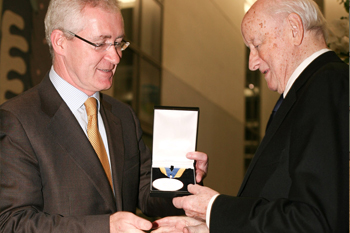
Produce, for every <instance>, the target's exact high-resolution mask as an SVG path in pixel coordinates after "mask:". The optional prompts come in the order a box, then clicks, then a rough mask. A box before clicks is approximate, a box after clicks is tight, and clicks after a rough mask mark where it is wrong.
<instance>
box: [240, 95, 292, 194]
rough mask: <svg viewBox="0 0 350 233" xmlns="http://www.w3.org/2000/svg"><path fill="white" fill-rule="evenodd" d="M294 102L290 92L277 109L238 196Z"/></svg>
mask: <svg viewBox="0 0 350 233" xmlns="http://www.w3.org/2000/svg"><path fill="white" fill-rule="evenodd" d="M295 101H296V97H295V92H294V91H292V90H291V91H290V92H289V93H288V95H287V97H286V98H285V99H284V100H283V102H282V104H281V106H280V108H279V109H278V111H277V112H276V115H275V116H274V118H273V121H272V122H271V124H270V126H269V128H268V129H267V131H266V134H265V136H264V138H263V140H262V141H261V143H260V145H259V147H258V149H257V151H256V153H255V155H254V157H253V160H252V161H251V163H250V165H249V167H248V170H247V172H246V175H245V176H244V180H243V182H242V185H241V187H240V190H239V191H238V196H239V195H241V193H242V191H243V189H244V187H245V185H246V183H247V181H248V179H249V177H250V174H251V172H252V170H253V169H254V167H255V165H256V163H257V161H258V160H259V157H260V156H261V154H262V152H263V151H264V149H265V147H266V146H267V145H268V144H269V143H270V141H271V139H272V138H273V136H274V135H275V133H276V132H277V130H278V128H279V127H280V125H281V124H282V122H283V120H284V119H285V118H286V116H287V115H288V112H289V111H290V109H291V108H292V107H293V105H294V103H295Z"/></svg>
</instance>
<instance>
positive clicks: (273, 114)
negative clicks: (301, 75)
mask: <svg viewBox="0 0 350 233" xmlns="http://www.w3.org/2000/svg"><path fill="white" fill-rule="evenodd" d="M282 102H283V94H281V96H280V98H279V99H278V100H277V103H276V105H275V107H274V108H273V110H272V113H271V115H270V118H269V121H268V122H267V125H266V131H267V129H268V127H269V125H270V124H271V122H272V120H273V117H274V116H275V114H276V112H277V110H278V109H279V108H280V106H281V104H282Z"/></svg>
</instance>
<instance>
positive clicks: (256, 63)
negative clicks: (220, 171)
mask: <svg viewBox="0 0 350 233" xmlns="http://www.w3.org/2000/svg"><path fill="white" fill-rule="evenodd" d="M241 30H242V35H243V40H244V43H245V44H246V46H248V47H249V48H250V57H249V68H250V69H251V70H259V71H260V72H261V73H262V74H263V75H264V76H265V80H266V82H267V85H268V87H269V89H271V90H272V91H277V92H278V93H280V94H281V98H280V100H279V101H278V104H276V107H275V109H274V114H273V118H272V119H271V120H270V123H269V124H268V128H267V131H266V135H265V137H264V138H263V140H262V142H261V144H260V146H259V148H258V149H257V151H256V153H255V156H254V158H253V160H252V162H251V164H250V167H249V168H248V171H247V173H246V175H245V178H244V180H243V183H242V185H241V188H240V190H239V193H238V195H237V197H233V196H227V195H219V194H218V193H217V192H216V191H214V190H212V189H210V188H207V187H201V186H198V185H195V186H194V185H190V186H189V187H188V190H189V191H190V192H191V193H193V194H194V195H191V196H188V197H178V198H175V199H174V200H173V203H174V205H175V206H176V207H178V208H183V209H184V210H185V212H186V215H187V216H190V217H195V218H196V219H197V220H195V219H188V218H183V217H181V218H176V217H175V218H165V219H162V220H159V221H157V222H156V223H157V224H158V226H160V228H159V229H158V230H157V231H155V232H163V231H164V232H165V231H166V230H169V229H172V230H173V231H174V232H176V231H179V232H182V230H183V229H184V232H192V231H193V232H207V231H208V228H206V227H205V225H204V226H203V223H202V222H203V221H204V220H206V224H207V226H208V227H209V229H210V232H212V233H213V232H214V233H215V232H220V233H223V232H230V233H231V232H249V233H254V232H274V233H275V232H284V233H286V232H295V233H297V232H299V233H300V232H307V233H310V232H315V233H316V232H317V233H322V232H339V233H340V232H348V231H349V229H348V227H349V225H348V184H349V183H348V179H349V176H348V168H347V164H348V162H347V161H348V149H349V145H348V143H349V141H348V140H349V136H348V130H349V125H348V120H349V119H348V117H349V115H348V114H349V113H348V101H349V99H348V98H349V66H348V65H346V64H345V63H343V62H342V61H341V60H340V59H339V58H338V57H337V55H336V54H335V53H334V52H332V51H329V50H328V49H327V45H326V41H325V19H324V17H323V16H322V14H321V12H320V11H319V9H318V7H317V5H316V4H315V3H314V2H313V1H311V0H258V1H257V2H256V3H255V4H254V5H253V6H252V7H251V9H250V10H249V11H248V12H247V13H246V15H245V17H244V19H243V21H242V25H241ZM228 182H229V181H228ZM228 184H229V183H228ZM198 219H201V220H202V222H201V221H198ZM196 225H198V227H195V226H196Z"/></svg>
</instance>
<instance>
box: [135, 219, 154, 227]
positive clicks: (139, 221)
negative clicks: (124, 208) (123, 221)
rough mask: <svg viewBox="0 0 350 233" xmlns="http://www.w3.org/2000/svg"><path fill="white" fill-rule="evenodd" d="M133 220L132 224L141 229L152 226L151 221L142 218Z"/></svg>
mask: <svg viewBox="0 0 350 233" xmlns="http://www.w3.org/2000/svg"><path fill="white" fill-rule="evenodd" d="M136 217H137V218H136V219H135V221H134V226H135V227H136V228H138V229H142V230H150V229H151V228H152V223H151V222H150V221H148V220H146V219H144V218H141V217H138V216H136Z"/></svg>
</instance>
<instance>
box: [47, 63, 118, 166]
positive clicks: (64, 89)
mask: <svg viewBox="0 0 350 233" xmlns="http://www.w3.org/2000/svg"><path fill="white" fill-rule="evenodd" d="M49 76H50V80H51V82H52V84H53V85H54V87H55V88H56V90H57V92H58V93H59V95H60V96H61V98H62V99H63V101H64V102H65V103H66V104H67V105H68V107H69V109H70V110H71V111H72V113H73V115H74V116H75V118H76V119H77V121H78V122H79V124H80V126H81V128H82V129H83V131H84V133H85V135H86V137H88V135H87V125H88V117H87V113H86V110H85V105H84V103H85V101H86V100H87V99H88V98H89V97H94V98H95V99H96V100H97V109H98V111H97V112H98V116H97V119H98V130H99V131H100V134H101V138H102V141H103V144H104V146H105V148H106V152H107V157H108V161H109V167H110V170H111V172H112V168H111V159H110V155H109V148H108V141H107V135H106V129H105V126H104V124H103V120H102V117H101V113H100V109H101V105H100V93H99V92H96V93H95V94H93V95H92V96H88V95H87V94H85V93H84V92H82V91H81V90H79V89H77V88H76V87H74V86H72V85H71V84H69V83H68V82H67V81H65V80H64V79H62V78H61V77H60V76H59V75H58V74H57V73H56V71H55V70H54V68H53V66H52V67H51V70H50V74H49Z"/></svg>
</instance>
